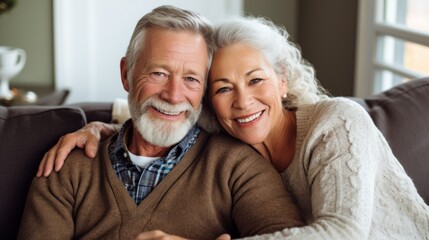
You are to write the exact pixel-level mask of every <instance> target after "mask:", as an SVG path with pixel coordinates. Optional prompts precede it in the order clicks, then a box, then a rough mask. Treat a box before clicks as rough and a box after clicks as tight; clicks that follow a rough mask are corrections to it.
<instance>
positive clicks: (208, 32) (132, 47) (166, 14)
mask: <svg viewBox="0 0 429 240" xmlns="http://www.w3.org/2000/svg"><path fill="white" fill-rule="evenodd" d="M150 27H160V28H164V29H168V30H175V31H192V32H195V33H198V34H201V35H202V36H203V37H204V39H205V41H206V44H207V52H208V66H207V69H208V68H209V67H210V64H211V60H212V57H213V26H212V24H211V23H210V21H209V20H207V19H206V18H205V17H204V16H202V15H200V14H198V13H196V12H192V11H188V10H184V9H181V8H177V7H174V6H168V5H165V6H160V7H157V8H155V9H153V10H152V11H151V12H150V13H148V14H146V15H144V16H143V17H142V18H141V19H140V20H139V21H138V23H137V25H136V27H135V29H134V32H133V35H132V36H131V40H130V43H129V45H128V48H127V52H126V54H125V57H126V59H127V69H128V72H129V73H132V70H133V67H134V63H135V62H136V58H137V56H138V54H139V51H140V50H141V48H142V44H143V40H144V35H145V32H146V31H145V30H146V29H148V28H150ZM129 80H131V79H129Z"/></svg>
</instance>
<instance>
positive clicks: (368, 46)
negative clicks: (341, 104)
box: [354, 0, 429, 97]
mask: <svg viewBox="0 0 429 240" xmlns="http://www.w3.org/2000/svg"><path fill="white" fill-rule="evenodd" d="M358 4H359V8H358V17H359V19H358V27H357V30H358V34H357V47H356V67H355V69H356V72H355V84H354V95H355V96H357V97H367V96H370V95H373V94H375V93H377V92H376V88H375V72H376V70H377V69H381V70H387V71H389V72H392V73H394V74H397V75H400V76H403V77H406V78H410V79H415V78H419V77H422V76H423V74H421V73H418V72H415V71H411V70H409V69H406V68H403V67H399V66H395V65H393V64H388V63H383V62H379V61H377V60H376V52H377V36H379V35H390V36H393V37H395V38H398V39H401V40H405V41H409V42H414V43H417V44H420V45H423V46H427V47H429V34H428V33H426V32H423V31H417V30H413V29H410V28H405V27H401V26H398V25H393V24H386V23H382V21H381V19H380V18H381V16H382V14H381V12H380V11H382V3H381V0H359V3H358Z"/></svg>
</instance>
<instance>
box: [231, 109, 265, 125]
mask: <svg viewBox="0 0 429 240" xmlns="http://www.w3.org/2000/svg"><path fill="white" fill-rule="evenodd" d="M261 114H262V111H260V112H258V113H256V114H253V115H252V116H249V117H247V118H237V119H236V120H237V122H239V123H248V122H251V121H253V120H255V119H257V118H258V117H259V116H261Z"/></svg>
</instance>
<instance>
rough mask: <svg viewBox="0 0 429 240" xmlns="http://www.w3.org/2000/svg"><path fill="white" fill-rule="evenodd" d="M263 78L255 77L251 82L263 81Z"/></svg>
mask: <svg viewBox="0 0 429 240" xmlns="http://www.w3.org/2000/svg"><path fill="white" fill-rule="evenodd" d="M262 80H263V79H262V78H254V79H252V80H250V84H257V83H259V82H261V81H262Z"/></svg>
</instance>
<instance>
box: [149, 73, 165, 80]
mask: <svg viewBox="0 0 429 240" xmlns="http://www.w3.org/2000/svg"><path fill="white" fill-rule="evenodd" d="M150 76H151V77H152V78H155V79H159V80H164V79H168V75H167V74H165V73H163V72H153V73H151V74H150Z"/></svg>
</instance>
